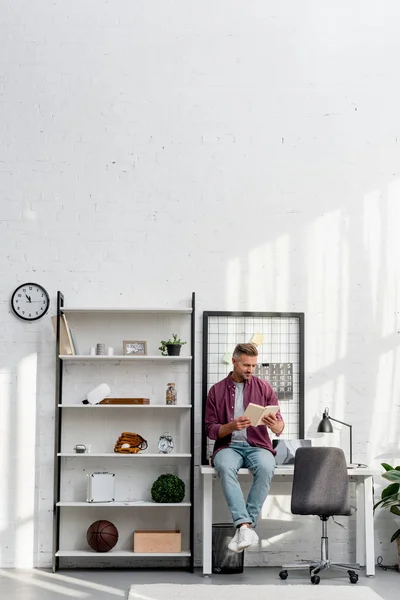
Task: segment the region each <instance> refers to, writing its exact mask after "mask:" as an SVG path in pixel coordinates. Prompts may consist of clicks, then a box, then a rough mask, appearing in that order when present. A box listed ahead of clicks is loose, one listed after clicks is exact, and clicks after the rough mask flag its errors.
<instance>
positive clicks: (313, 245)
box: [0, 0, 400, 567]
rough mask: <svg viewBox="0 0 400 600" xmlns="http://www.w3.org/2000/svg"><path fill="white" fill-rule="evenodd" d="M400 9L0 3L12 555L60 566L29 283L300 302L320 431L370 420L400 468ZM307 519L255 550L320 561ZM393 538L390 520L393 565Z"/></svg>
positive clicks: (39, 335)
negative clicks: (19, 289)
mask: <svg viewBox="0 0 400 600" xmlns="http://www.w3.org/2000/svg"><path fill="white" fill-rule="evenodd" d="M399 12H400V9H399V6H398V3H397V2H396V1H395V0H392V1H389V0H387V1H385V2H380V3H376V2H375V1H372V0H365V1H364V2H363V3H362V9H361V5H359V4H358V3H348V2H345V1H344V0H339V1H338V2H335V3H334V4H331V5H330V6H329V7H327V6H326V3H325V4H323V3H321V2H318V0H313V1H312V0H308V1H304V2H301V3H299V2H295V1H294V0H292V1H288V2H285V3H276V2H272V1H270V0H267V1H266V0H263V1H261V0H254V1H251V2H247V3H243V2H240V1H239V0H229V1H228V0H218V1H213V2H193V1H192V0H175V2H166V1H165V0H150V1H149V0H146V1H144V0H143V1H139V0H129V1H128V0H116V1H114V2H108V1H107V0H83V2H82V0H80V1H79V2H77V1H71V2H68V3H65V2H61V1H58V0H56V1H54V0H52V1H50V0H38V1H37V2H34V3H32V2H31V1H28V0H20V2H11V0H9V1H8V2H7V0H6V2H3V3H2V4H1V6H0V39H1V52H0V104H1V119H0V140H1V143H0V203H1V204H0V207H1V212H0V219H1V220H0V236H1V237H0V239H1V242H2V244H1V247H2V250H3V251H2V253H1V257H0V275H1V277H0V290H1V295H0V323H1V326H0V340H1V345H0V358H1V362H0V398H1V400H0V401H1V415H2V418H1V420H0V474H1V477H2V486H1V488H0V566H1V567H13V566H31V565H32V564H34V565H40V566H47V565H48V564H49V561H50V550H51V524H52V520H51V508H52V501H51V498H52V472H51V471H52V457H53V449H52V442H53V440H52V429H53V394H54V368H53V367H54V358H53V335H52V329H51V324H50V318H49V317H48V316H47V317H46V318H44V319H43V320H42V321H40V322H39V323H37V324H32V325H25V324H24V323H22V322H19V321H17V320H16V319H15V318H14V317H13V316H12V315H11V314H10V311H9V298H10V295H11V293H12V291H13V289H14V288H15V287H16V286H17V284H18V283H20V282H23V281H26V280H34V281H38V282H40V283H41V284H43V285H44V286H45V287H46V288H47V289H48V290H49V292H50V294H51V298H52V308H51V313H52V314H53V313H54V304H55V296H56V291H57V289H61V290H62V291H63V292H64V294H65V295H66V297H67V298H68V301H69V302H71V303H73V304H74V303H75V304H88V305H93V304H107V303H110V304H113V305H116V304H121V305H122V304H137V305H146V304H150V305H154V304H156V305H157V304H160V305H163V304H169V305H176V304H178V303H182V302H184V303H186V302H188V301H189V295H190V293H191V292H192V291H193V290H194V291H196V292H197V299H198V309H199V315H200V313H201V311H202V310H213V309H220V310H224V309H225V310H231V309H243V310H270V311H274V310H281V311H288V310H296V311H304V312H305V313H306V335H307V337H306V340H307V342H306V348H307V352H306V369H307V380H306V381H307V395H306V397H307V402H306V427H307V428H308V429H309V433H313V431H314V430H315V425H316V423H317V421H318V417H319V415H320V413H321V411H322V409H323V408H324V407H325V406H329V407H330V409H331V414H332V415H335V416H337V417H338V418H339V419H342V420H345V421H351V422H352V423H353V425H354V444H355V448H354V450H355V452H354V454H355V459H356V460H359V461H361V462H367V463H369V464H372V465H376V466H379V462H380V461H381V460H389V461H390V460H397V461H399V459H400V456H399V454H400V449H399V431H400V401H399V397H400V396H399V387H400V386H399V375H398V369H396V367H397V365H398V362H399V350H398V348H399V339H400V338H399V330H400V317H399V310H400V309H399V297H400V289H399V285H400V267H399V264H400V263H399V259H398V257H399V241H398V240H399V237H398V223H399V216H400V215H399V213H400V208H399V206H400V183H399V181H400V172H399V164H400V162H399V159H400V156H399V154H400V153H399V145H400V142H399V140H400V117H399V111H398V105H399V86H398V78H397V77H396V75H395V74H396V73H397V70H398V67H397V62H398V60H397V57H398V55H399V51H400V41H399V37H398V18H399ZM200 326H201V321H200V317H199V321H198V335H199V338H198V340H199V341H200V339H201V338H200ZM199 349H200V346H199ZM198 358H200V355H199V357H198ZM35 365H36V366H35ZM200 377H201V373H200V360H199V361H198V372H197V381H198V382H200ZM196 390H197V398H196V401H197V402H198V403H199V402H200V399H201V396H200V393H199V385H197V386H196ZM196 414H197V415H198V426H199V429H200V412H199V410H198V409H196ZM35 417H36V422H35ZM197 439H198V437H197ZM391 456H392V457H393V456H394V458H391ZM33 457H34V460H33ZM33 468H35V473H34V476H33V475H32V469H33ZM33 477H34V478H33ZM217 510H223V507H218V508H217ZM197 526H198V529H199V528H200V524H199V523H197ZM274 527H275V525H274ZM278 529H279V527H278ZM314 529H315V528H314V527H313V526H311V527H310V526H309V527H308V529H306V530H304V531H303V530H302V531H301V535H298V533H297V532H296V530H294V531H291V532H290V531H289V532H285V534H284V535H281V536H276V538H275V543H274V546H273V549H272V550H271V552H270V553H269V554H268V553H267V558H266V557H265V556H262V557H260V556H255V557H254V559H252V558H251V557H249V558H248V560H249V561H250V562H251V560H253V562H255V563H260V562H261V563H262V562H264V561H265V560H267V559H268V564H279V563H280V562H281V560H282V559H283V558H285V559H286V560H287V559H291V558H293V556H292V547H293V544H294V545H295V547H296V552H297V551H298V552H299V554H301V555H304V554H307V553H309V552H310V551H311V550H312V548H313V546H314V545H315V544H317V541H316V540H317V538H315V535H316V533H315V532H314ZM393 530H394V524H393V523H392V520H391V519H390V518H385V515H383V514H380V515H379V516H378V515H377V518H376V532H377V544H376V546H377V552H378V553H379V554H382V555H383V556H384V560H385V561H386V562H388V563H393V562H395V548H394V545H393V544H392V545H390V544H389V543H388V539H389V537H390V533H391V532H393ZM267 532H268V526H266V528H265V530H264V533H265V534H267ZM311 536H314V537H313V541H312V542H308V541H306V540H308V539H310V538H311ZM334 536H335V538H334V539H335V543H337V544H338V547H340V548H342V546H343V544H344V549H346V551H347V552H348V553H350V554H351V551H350V550H349V547H350V546H349V544H348V542H347V537H346V536H347V533H346V534H343V533H342V532H341V531H339V532H336V528H335V529H334ZM198 537H199V539H201V535H200V534H199V536H198ZM314 538H315V539H314ZM199 543H200V542H199ZM317 545H318V544H317Z"/></svg>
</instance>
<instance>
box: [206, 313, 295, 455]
mask: <svg viewBox="0 0 400 600" xmlns="http://www.w3.org/2000/svg"><path fill="white" fill-rule="evenodd" d="M302 318H303V315H302V313H295V314H293V313H287V314H285V313H277V314H276V313H205V319H204V326H205V331H203V341H204V347H203V353H204V355H203V402H204V404H205V399H206V397H207V394H208V391H209V389H210V387H211V386H212V385H213V384H214V383H217V382H218V381H220V380H221V379H223V378H224V377H226V376H227V375H228V373H229V372H230V371H231V370H232V363H231V358H232V353H233V350H234V348H235V346H236V344H239V343H244V342H249V341H251V338H252V336H253V334H255V333H260V334H262V335H263V336H264V340H263V343H262V344H261V345H260V346H259V347H258V351H259V360H258V365H257V369H256V373H255V375H256V376H258V377H261V378H264V379H266V380H267V381H269V383H270V384H271V385H272V387H273V388H274V390H275V392H276V394H277V396H278V399H279V404H280V407H281V412H282V416H283V418H284V420H285V424H286V427H285V430H284V433H283V434H282V436H281V437H284V438H286V439H293V438H299V437H303V435H304V429H303V424H302V423H301V420H302V416H303V402H304V393H303V392H304V390H303V387H304V381H303V373H304V367H303V351H302V349H303V340H302V339H301V338H302V331H303V322H302ZM270 435H271V437H274V436H273V434H270ZM213 445H214V442H213V441H212V440H208V439H206V437H205V433H204V430H203V452H202V454H203V457H202V461H203V463H206V464H207V463H208V460H209V456H210V455H211V452H212V447H213Z"/></svg>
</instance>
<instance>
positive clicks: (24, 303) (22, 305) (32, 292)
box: [11, 283, 50, 321]
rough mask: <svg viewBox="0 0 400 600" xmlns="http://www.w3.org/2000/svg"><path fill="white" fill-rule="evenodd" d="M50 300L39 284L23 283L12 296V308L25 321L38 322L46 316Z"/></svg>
mask: <svg viewBox="0 0 400 600" xmlns="http://www.w3.org/2000/svg"><path fill="white" fill-rule="evenodd" d="M49 306H50V298H49V295H48V293H47V292H46V290H45V289H44V288H43V287H42V286H41V285H39V284H38V283H23V284H22V285H20V286H19V287H17V289H16V290H15V292H14V293H13V295H12V298H11V308H12V310H13V311H14V313H15V314H16V315H17V316H18V317H20V318H21V319H23V320H24V321H36V320H37V319H40V318H41V317H43V315H45V314H46V312H47V311H48V309H49Z"/></svg>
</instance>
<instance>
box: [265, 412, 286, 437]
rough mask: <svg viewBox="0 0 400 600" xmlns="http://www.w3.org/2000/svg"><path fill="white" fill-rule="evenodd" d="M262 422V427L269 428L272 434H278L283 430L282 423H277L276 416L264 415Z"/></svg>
mask: <svg viewBox="0 0 400 600" xmlns="http://www.w3.org/2000/svg"><path fill="white" fill-rule="evenodd" d="M262 422H263V424H264V425H266V426H267V427H269V428H270V430H271V431H272V433H275V434H279V433H281V431H282V430H283V427H284V424H283V421H278V419H277V418H276V415H274V414H273V413H270V414H269V415H264V417H263V418H262Z"/></svg>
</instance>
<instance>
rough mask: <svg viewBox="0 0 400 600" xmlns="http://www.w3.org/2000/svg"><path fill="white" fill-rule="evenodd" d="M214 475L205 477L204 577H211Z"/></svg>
mask: <svg viewBox="0 0 400 600" xmlns="http://www.w3.org/2000/svg"><path fill="white" fill-rule="evenodd" d="M212 485H213V481H212V475H211V474H210V475H203V575H211V570H212V569H211V554H212Z"/></svg>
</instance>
